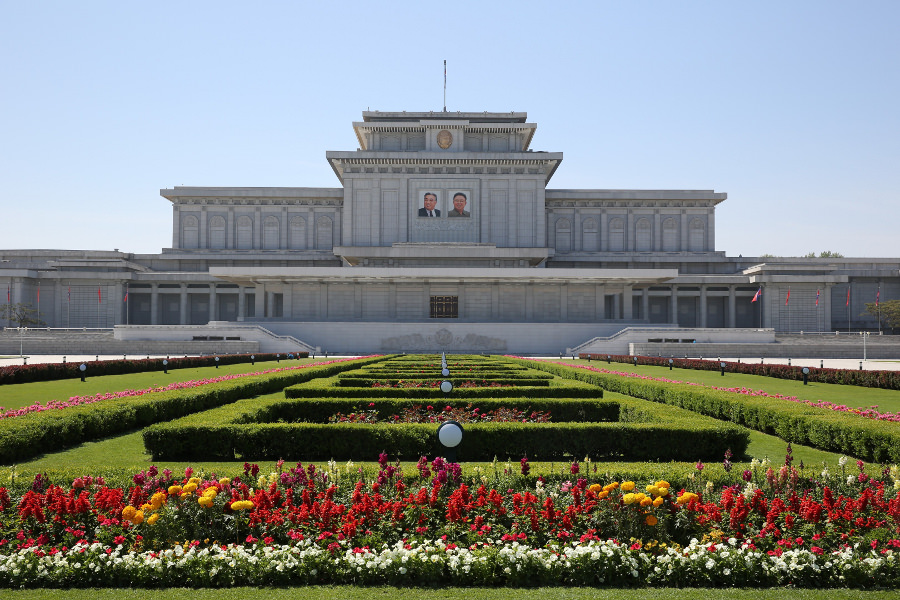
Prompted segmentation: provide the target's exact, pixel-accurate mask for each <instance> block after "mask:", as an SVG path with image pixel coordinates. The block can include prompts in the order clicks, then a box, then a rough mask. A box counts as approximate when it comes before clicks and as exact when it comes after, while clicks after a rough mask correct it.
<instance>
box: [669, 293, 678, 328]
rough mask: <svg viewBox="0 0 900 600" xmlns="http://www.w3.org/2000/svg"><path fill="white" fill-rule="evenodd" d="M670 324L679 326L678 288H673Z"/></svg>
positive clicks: (670, 304)
mask: <svg viewBox="0 0 900 600" xmlns="http://www.w3.org/2000/svg"><path fill="white" fill-rule="evenodd" d="M669 323H674V324H676V325H677V324H678V287H677V286H674V285H673V286H672V299H671V302H670V303H669Z"/></svg>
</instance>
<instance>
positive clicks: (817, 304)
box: [816, 290, 819, 308]
mask: <svg viewBox="0 0 900 600" xmlns="http://www.w3.org/2000/svg"><path fill="white" fill-rule="evenodd" d="M818 307H819V290H816V308H818Z"/></svg>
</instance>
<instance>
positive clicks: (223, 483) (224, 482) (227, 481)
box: [219, 477, 231, 486]
mask: <svg viewBox="0 0 900 600" xmlns="http://www.w3.org/2000/svg"><path fill="white" fill-rule="evenodd" d="M230 484H231V480H230V479H228V478H227V477H223V478H222V479H220V480H219V485H221V486H226V485H230Z"/></svg>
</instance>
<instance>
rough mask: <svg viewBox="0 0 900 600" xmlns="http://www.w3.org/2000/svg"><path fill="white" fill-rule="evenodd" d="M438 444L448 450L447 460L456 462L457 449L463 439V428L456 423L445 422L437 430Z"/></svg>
mask: <svg viewBox="0 0 900 600" xmlns="http://www.w3.org/2000/svg"><path fill="white" fill-rule="evenodd" d="M437 438H438V442H440V444H441V446H443V447H444V448H445V449H446V452H445V454H446V456H445V457H444V458H446V459H447V460H448V461H450V462H456V448H457V446H459V444H460V443H461V442H462V439H463V426H462V425H460V424H459V423H458V422H456V421H444V422H443V423H441V426H440V427H438V430H437Z"/></svg>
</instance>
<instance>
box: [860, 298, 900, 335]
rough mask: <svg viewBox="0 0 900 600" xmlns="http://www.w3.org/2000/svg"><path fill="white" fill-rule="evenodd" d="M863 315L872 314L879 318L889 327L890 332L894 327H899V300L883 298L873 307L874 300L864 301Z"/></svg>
mask: <svg viewBox="0 0 900 600" xmlns="http://www.w3.org/2000/svg"><path fill="white" fill-rule="evenodd" d="M862 314H863V315H873V316H874V317H876V318H879V315H880V318H881V323H882V324H883V325H884V326H885V327H890V328H891V332H893V330H894V329H895V328H900V300H885V301H884V302H880V303H879V304H878V307H877V308H876V307H875V303H874V302H866V310H865V312H863V313H862Z"/></svg>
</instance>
